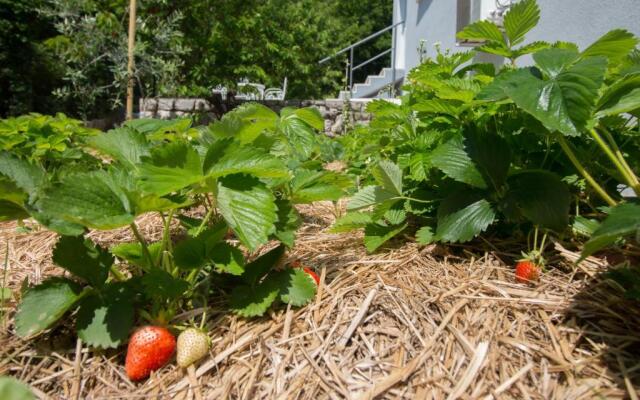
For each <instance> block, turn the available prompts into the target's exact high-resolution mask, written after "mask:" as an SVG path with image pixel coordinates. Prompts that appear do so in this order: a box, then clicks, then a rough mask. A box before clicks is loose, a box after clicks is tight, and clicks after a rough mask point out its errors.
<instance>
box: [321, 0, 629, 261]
mask: <svg viewBox="0 0 640 400" xmlns="http://www.w3.org/2000/svg"><path fill="white" fill-rule="evenodd" d="M538 19H539V9H538V7H537V5H536V3H535V1H533V0H525V1H522V2H519V3H517V4H516V5H515V6H514V7H512V8H511V10H510V11H509V12H508V13H507V14H506V15H505V29H504V32H503V31H502V30H501V29H500V28H499V27H498V26H496V25H495V24H493V23H492V22H488V21H480V22H477V23H474V24H471V25H469V26H468V27H466V28H465V29H464V30H463V31H462V32H461V33H460V34H459V36H460V38H465V39H474V40H483V41H484V45H482V46H481V47H479V48H478V51H486V52H490V53H493V54H498V55H501V56H505V57H508V58H510V60H511V63H510V64H509V65H507V66H506V67H504V68H503V69H501V70H499V71H496V70H495V67H494V65H493V64H483V63H470V61H471V60H472V59H473V57H474V55H475V51H471V52H467V53H456V54H448V53H445V54H439V55H438V57H437V58H436V59H435V60H426V61H425V62H424V63H423V64H422V65H420V66H419V67H417V68H416V69H414V70H413V71H411V73H410V74H409V77H408V82H409V85H408V86H407V87H406V91H407V94H406V95H405V96H404V97H403V99H402V104H400V105H395V104H392V103H387V102H383V101H376V102H373V103H371V104H370V105H369V108H368V110H369V111H370V112H371V113H372V114H373V115H374V119H373V120H372V122H371V125H370V127H369V128H359V129H357V130H356V131H354V132H353V133H352V134H350V135H348V136H347V137H345V138H344V139H342V142H343V145H344V147H345V149H346V151H347V157H348V158H349V161H350V164H351V171H352V172H353V173H356V174H359V175H360V180H361V182H363V184H364V186H363V187H361V188H360V190H359V191H358V192H357V193H356V194H355V195H354V197H353V198H352V199H351V201H350V203H349V205H348V209H349V210H350V212H349V213H347V214H346V215H345V216H343V217H342V218H341V219H339V220H338V221H337V222H336V224H335V225H334V227H333V230H334V231H348V230H351V229H358V228H364V230H365V245H366V247H367V249H368V250H369V251H373V250H375V249H376V248H378V247H379V246H381V245H382V244H383V243H384V242H386V241H387V240H389V239H390V238H392V237H394V236H396V235H398V234H399V233H401V232H403V231H405V229H407V227H408V226H409V225H410V224H409V222H411V221H414V222H415V223H416V224H417V225H418V226H420V229H419V230H418V231H417V233H416V236H417V239H418V241H419V242H421V243H430V242H432V241H442V242H464V241H468V240H470V239H472V238H474V237H476V236H477V235H479V234H481V233H482V232H484V231H486V230H487V229H489V228H490V227H492V229H494V230H495V231H497V232H500V231H502V232H504V234H509V235H514V234H515V235H517V234H518V232H519V231H520V229H522V230H524V231H526V230H528V229H530V227H531V226H536V227H541V228H543V229H545V230H550V231H555V232H556V233H557V234H562V233H564V232H565V231H566V230H567V228H568V224H569V222H570V215H569V211H570V209H573V210H575V212H576V214H577V215H580V214H581V213H582V212H586V213H593V211H597V210H599V209H600V207H601V206H603V205H606V206H609V207H614V206H617V207H618V208H619V207H636V205H632V204H628V205H618V204H619V203H621V202H622V198H621V196H620V195H619V194H618V192H617V190H616V189H617V185H618V183H623V184H625V185H627V186H628V187H630V188H632V189H633V190H634V191H635V192H636V194H640V186H639V185H638V179H637V177H636V175H635V174H634V172H633V171H637V170H638V167H639V165H638V157H637V156H638V155H639V153H638V150H639V148H638V145H639V144H640V143H638V141H637V130H638V120H637V117H638V116H639V115H640V96H639V94H640V80H638V77H639V76H640V75H638V74H639V73H640V62H639V57H638V54H639V53H638V50H635V46H636V44H637V42H638V40H637V39H636V38H635V37H634V36H633V35H632V34H630V33H629V32H626V31H624V30H614V31H611V32H609V33H607V34H605V35H604V36H603V37H601V38H600V39H599V40H597V41H596V42H595V43H594V44H592V45H591V46H589V47H588V48H587V49H585V50H584V51H579V49H578V48H577V46H575V45H574V44H571V43H564V42H557V43H553V44H551V43H543V42H536V43H532V44H529V45H524V46H521V47H517V48H516V47H514V46H517V45H520V44H522V43H523V41H524V36H525V35H526V33H527V32H528V31H529V30H531V29H532V28H533V27H534V26H535V25H536V24H537V22H538ZM503 33H504V34H503ZM528 53H533V60H534V62H535V65H534V66H532V67H525V68H517V66H516V60H517V58H518V57H519V56H521V55H523V54H528ZM572 202H575V207H570V205H571V203H572ZM603 203H604V204H603ZM636 211H637V210H635V209H634V210H633V211H631V212H632V213H633V212H636ZM611 212H612V213H613V215H612V218H613V217H614V216H615V214H617V213H618V211H617V208H614V209H612V210H611ZM622 213H625V214H626V213H627V210H625V211H623V212H622ZM631 221H632V219H628V218H627V219H625V226H626V228H627V231H625V233H631V232H632V231H633V232H637V231H636V229H637V225H634V224H633V223H632V222H631ZM577 222H584V219H577ZM590 222H591V221H590ZM593 222H595V221H593ZM608 227H610V225H609V223H607V221H605V223H603V225H602V226H601V227H600V228H598V229H596V230H595V232H594V233H593V234H594V236H593V238H592V241H596V244H601V243H610V241H608V240H605V239H598V238H599V237H600V236H601V235H607V234H609V235H611V233H612V232H613V231H614V228H608ZM617 233H618V234H620V232H619V231H618V232H617ZM596 247H598V246H595V245H592V244H589V243H588V244H587V249H590V248H596Z"/></svg>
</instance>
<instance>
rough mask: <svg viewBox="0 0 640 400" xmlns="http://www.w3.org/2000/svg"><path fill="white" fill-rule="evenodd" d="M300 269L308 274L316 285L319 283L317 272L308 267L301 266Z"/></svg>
mask: <svg viewBox="0 0 640 400" xmlns="http://www.w3.org/2000/svg"><path fill="white" fill-rule="evenodd" d="M302 270H303V271H304V272H306V273H307V274H309V276H310V277H312V278H313V280H314V281H315V282H316V285H319V284H320V277H319V276H318V274H316V273H315V272H313V270H312V269H311V268H309V267H303V268H302Z"/></svg>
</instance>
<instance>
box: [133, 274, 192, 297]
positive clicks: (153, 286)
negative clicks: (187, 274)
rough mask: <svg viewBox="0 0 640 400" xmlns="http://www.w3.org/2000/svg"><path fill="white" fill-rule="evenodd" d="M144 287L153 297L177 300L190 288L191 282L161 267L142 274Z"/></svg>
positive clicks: (147, 293)
mask: <svg viewBox="0 0 640 400" xmlns="http://www.w3.org/2000/svg"><path fill="white" fill-rule="evenodd" d="M142 287H143V288H144V292H145V294H146V295H147V297H149V298H151V299H159V300H161V301H163V300H177V299H179V298H180V296H182V295H183V294H184V292H186V291H187V290H188V289H189V283H188V282H187V281H185V280H183V279H179V278H175V277H173V276H172V275H171V274H170V273H168V272H166V271H164V270H162V269H160V268H151V269H150V270H149V272H147V273H145V274H144V275H143V276H142Z"/></svg>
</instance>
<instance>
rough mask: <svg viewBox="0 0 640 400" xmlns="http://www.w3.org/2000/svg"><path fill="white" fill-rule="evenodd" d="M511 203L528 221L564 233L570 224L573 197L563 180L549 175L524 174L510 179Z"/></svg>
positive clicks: (542, 172)
mask: <svg viewBox="0 0 640 400" xmlns="http://www.w3.org/2000/svg"><path fill="white" fill-rule="evenodd" d="M508 182H509V192H508V194H507V197H508V201H511V202H513V205H515V207H516V208H517V209H518V210H519V211H520V213H521V214H522V215H524V217H525V218H527V219H528V220H529V221H531V222H533V224H534V225H539V226H541V227H544V228H548V229H553V230H555V231H557V232H562V231H563V230H564V229H565V228H566V227H567V224H568V223H569V206H570V204H571V193H570V192H569V187H568V186H567V185H566V184H565V183H564V182H562V180H561V179H560V177H559V176H557V175H556V174H554V173H552V172H548V171H523V172H519V173H516V174H514V175H512V176H510V177H509V179H508Z"/></svg>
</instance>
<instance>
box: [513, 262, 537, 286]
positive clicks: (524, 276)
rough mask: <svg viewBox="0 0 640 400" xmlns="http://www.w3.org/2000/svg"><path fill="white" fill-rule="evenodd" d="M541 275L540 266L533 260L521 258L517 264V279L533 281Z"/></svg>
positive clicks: (521, 281) (522, 281)
mask: <svg viewBox="0 0 640 400" xmlns="http://www.w3.org/2000/svg"><path fill="white" fill-rule="evenodd" d="M539 277H540V267H539V266H538V265H536V263H534V262H533V261H531V260H520V261H518V263H517V264H516V281H518V282H520V283H531V282H534V281H537V280H538V278H539Z"/></svg>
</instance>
